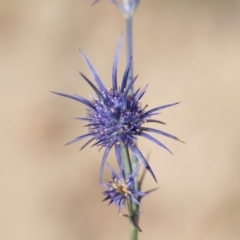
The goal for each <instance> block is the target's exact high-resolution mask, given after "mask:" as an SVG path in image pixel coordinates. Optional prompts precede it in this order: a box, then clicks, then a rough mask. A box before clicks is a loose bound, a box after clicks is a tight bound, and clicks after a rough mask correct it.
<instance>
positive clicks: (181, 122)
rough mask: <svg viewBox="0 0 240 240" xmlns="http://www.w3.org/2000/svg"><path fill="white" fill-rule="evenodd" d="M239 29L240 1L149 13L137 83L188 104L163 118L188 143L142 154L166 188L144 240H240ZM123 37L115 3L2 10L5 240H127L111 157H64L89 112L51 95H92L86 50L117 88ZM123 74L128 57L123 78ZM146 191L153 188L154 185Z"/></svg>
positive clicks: (172, 6)
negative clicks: (105, 176) (107, 179)
mask: <svg viewBox="0 0 240 240" xmlns="http://www.w3.org/2000/svg"><path fill="white" fill-rule="evenodd" d="M239 21H240V4H239V1H237V0H236V1H184V0H180V1H160V0H159V1H158V0H155V1H154V0H151V1H150V0H148V1H146V0H142V2H141V4H140V7H139V9H138V11H137V14H136V17H135V19H134V57H135V58H134V60H135V61H134V71H135V73H138V74H139V81H138V82H137V86H138V87H139V86H144V85H145V84H146V83H149V84H150V85H149V89H148V92H147V94H146V96H145V97H144V99H143V100H142V101H143V102H144V103H148V104H149V105H150V107H154V106H156V105H160V104H166V103H171V102H175V101H181V102H182V103H181V104H180V105H178V106H176V107H173V108H171V109H166V110H165V111H164V112H163V114H162V115H160V116H159V118H160V117H161V120H163V121H166V122H167V123H168V125H167V126H164V127H163V130H166V131H167V132H169V133H173V134H174V135H176V136H178V137H179V138H181V139H183V140H184V141H186V142H187V145H182V144H180V143H177V142H175V141H171V140H168V139H165V138H161V137H160V140H162V141H163V142H164V143H166V144H167V146H169V148H170V149H171V150H172V151H173V152H174V156H171V155H170V154H168V153H167V152H165V151H164V150H163V149H160V148H158V147H156V146H154V145H153V144H149V143H148V141H146V142H145V141H144V140H142V141H141V142H140V146H141V147H142V149H143V152H144V153H145V154H147V152H148V151H151V160H150V163H151V166H152V168H153V169H154V171H155V174H156V176H157V178H158V182H159V185H160V190H159V191H157V192H156V193H153V194H152V195H151V196H149V197H147V198H145V199H144V201H143V206H142V210H143V211H144V212H145V214H143V215H142V219H141V223H140V225H141V227H142V229H143V233H141V234H140V239H141V240H143V239H146V240H149V239H156V240H158V239H161V240H202V239H204V240H226V239H227V240H238V239H240V161H239V156H240V148H239V145H240V137H239V136H240V124H239V123H240V110H239V103H240V67H239V63H240V44H239V43H240V28H239ZM123 29H124V23H123V19H122V16H121V14H120V13H119V12H118V11H117V9H115V7H114V6H112V5H110V4H109V3H108V2H107V1H100V3H99V4H97V5H96V6H95V7H92V6H91V4H90V3H89V2H87V1H81V0H78V1H73V0H72V1H67V0H58V1H54V0H49V1H33V0H32V1H30V0H22V1H17V0H10V1H9V0H2V1H1V7H0V69H1V70H0V100H1V118H0V126H1V137H0V144H1V162H0V164H1V165H0V171H1V173H0V174H1V175H0V176H1V183H0V187H1V198H0V213H1V214H0V239H3V240H43V239H44V240H80V239H82V240H85V239H104V240H108V239H116V240H118V239H119V240H120V239H128V238H127V236H128V235H127V234H128V232H127V229H128V227H127V225H128V223H127V221H126V219H124V218H121V217H118V216H117V209H116V208H114V207H108V206H107V204H106V203H102V202H101V200H102V196H101V191H102V189H101V188H100V187H99V185H98V174H99V165H100V158H101V156H102V153H98V152H97V150H96V149H89V148H88V149H85V150H83V151H81V152H79V151H78V149H79V148H80V146H81V144H79V143H76V144H74V145H71V146H68V147H64V143H66V142H67V141H69V140H71V139H73V138H75V137H76V136H78V135H81V134H82V133H83V131H85V130H84V129H83V127H82V124H81V123H79V122H77V121H75V120H73V118H74V117H77V116H81V115H82V114H84V107H83V106H82V105H81V104H78V103H76V102H73V101H70V100H69V101H68V100H67V99H63V98H60V97H57V96H54V95H52V94H50V91H51V90H56V91H61V92H65V93H77V94H79V95H83V96H85V97H88V95H89V94H91V93H92V91H91V89H90V88H89V87H88V86H87V85H86V84H85V83H84V81H83V80H82V79H81V78H80V76H79V75H78V71H79V70H81V71H82V72H83V73H85V74H86V75H87V76H90V74H89V71H88V70H87V67H86V66H85V64H84V62H83V60H82V59H81V57H80V55H79V54H78V51H77V46H79V47H81V49H82V50H83V51H84V52H85V53H86V55H87V56H88V57H89V59H90V60H91V61H92V63H93V65H94V66H95V67H96V69H97V71H98V73H99V75H100V76H101V77H102V79H104V80H105V79H106V82H107V83H109V85H110V77H111V66H112V59H113V55H114V51H115V46H116V43H117V39H118V37H119V35H120V32H121V31H122V30H123ZM124 47H125V46H124ZM124 64H125V51H124V50H123V51H122V55H121V63H120V68H119V74H122V72H123V68H124ZM119 76H120V75H119ZM112 157H113V155H112ZM109 161H111V160H110V158H109ZM112 162H114V160H113V159H112ZM144 187H145V189H148V188H151V187H155V183H154V181H153V180H152V179H151V177H149V176H147V179H146V182H145V185H144Z"/></svg>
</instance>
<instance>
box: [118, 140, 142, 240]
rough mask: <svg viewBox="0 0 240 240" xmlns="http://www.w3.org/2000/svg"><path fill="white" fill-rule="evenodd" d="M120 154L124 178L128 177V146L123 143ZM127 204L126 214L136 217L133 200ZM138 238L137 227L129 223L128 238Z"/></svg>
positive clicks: (129, 173)
mask: <svg viewBox="0 0 240 240" xmlns="http://www.w3.org/2000/svg"><path fill="white" fill-rule="evenodd" d="M121 155H122V161H123V166H124V172H125V178H126V179H128V178H129V176H130V175H131V173H132V170H133V169H132V162H131V159H130V156H129V151H128V148H127V147H126V146H125V145H123V144H122V145H121ZM127 206H128V215H129V218H132V217H134V218H135V217H137V213H138V205H137V204H135V203H134V202H133V201H130V200H129V201H128V202H127ZM137 239H138V229H137V228H136V227H135V226H134V225H133V224H132V223H131V224H130V240H137Z"/></svg>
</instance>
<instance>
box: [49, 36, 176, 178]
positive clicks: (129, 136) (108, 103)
mask: <svg viewBox="0 0 240 240" xmlns="http://www.w3.org/2000/svg"><path fill="white" fill-rule="evenodd" d="M121 40H122V38H120V39H119V42H118V45H117V50H116V53H115V57H114V61H113V69H112V88H111V89H106V87H105V86H104V84H103V82H102V81H101V79H100V78H99V76H98V75H97V73H96V71H95V70H94V68H93V66H92V64H91V63H90V61H89V60H88V59H87V57H86V56H85V55H84V53H83V52H81V54H82V57H83V59H84V60H85V62H86V64H87V65H88V68H89V70H90V72H91V74H92V76H93V78H94V80H95V83H96V85H94V84H93V83H92V82H91V81H90V80H89V79H88V78H87V77H86V76H85V75H83V74H82V73H80V74H81V76H82V77H83V79H84V80H85V81H86V82H87V83H88V84H89V85H90V86H91V88H92V89H93V91H94V92H95V94H96V97H95V98H94V99H93V100H91V101H89V100H87V99H85V98H83V97H80V96H78V95H76V94H73V95H68V94H64V93H58V92H53V93H55V94H58V95H60V96H64V97H67V98H71V99H73V100H76V101H78V102H81V103H82V104H84V105H85V106H86V107H87V113H86V116H85V117H83V118H78V119H79V120H83V121H85V122H87V124H86V125H85V126H86V127H87V129H88V132H87V133H86V134H84V135H81V136H79V137H77V138H76V139H74V140H72V141H70V142H69V143H67V144H71V143H74V142H76V141H79V140H82V139H84V138H90V139H89V140H88V141H87V142H86V143H85V144H84V145H83V146H82V148H81V149H83V148H84V147H86V146H87V145H88V144H89V143H91V142H92V141H95V143H94V144H93V146H99V147H100V149H101V148H105V151H104V154H103V158H102V163H101V168H100V181H102V176H103V169H104V165H105V163H106V159H107V156H108V153H109V151H110V149H111V148H112V147H114V148H115V152H116V158H117V162H118V165H119V168H120V171H122V169H123V166H122V159H121V147H123V146H124V147H127V148H128V149H130V151H131V152H132V153H133V154H134V155H135V156H136V157H137V158H138V159H139V160H140V161H141V162H142V163H143V165H144V166H145V167H146V169H147V170H148V171H149V172H150V173H151V175H152V176H153V178H154V179H155V180H156V178H155V175H154V173H153V171H152V169H151V168H150V166H149V164H148V163H147V161H146V159H145V158H144V156H143V155H142V153H141V152H140V150H139V149H138V147H137V146H136V144H135V140H136V139H137V138H138V137H143V138H146V139H148V140H150V141H152V142H154V143H156V144H157V145H159V146H161V147H163V148H165V149H166V150H168V151H169V152H171V151H170V150H169V149H168V148H167V147H166V146H165V145H163V144H162V143H161V142H159V141H158V140H157V139H155V138H154V137H152V136H151V135H149V134H148V133H157V134H160V135H163V136H166V137H169V138H172V139H174V140H178V141H180V140H179V139H178V138H176V137H174V136H173V135H171V134H168V133H165V132H163V131H161V130H158V129H155V128H149V127H145V126H144V124H145V123H151V122H152V123H160V124H164V123H163V122H161V121H159V120H156V119H152V116H154V115H157V114H158V113H159V112H158V111H160V110H162V109H164V108H168V107H171V106H174V105H176V104H178V102H177V103H172V104H167V105H163V106H159V107H156V108H153V109H150V110H147V109H146V108H147V105H146V106H142V104H141V103H140V100H141V98H142V96H143V95H144V93H145V91H146V89H147V86H146V87H144V88H143V89H138V90H136V91H135V92H134V93H133V94H131V95H130V93H129V90H130V88H131V87H132V86H133V83H134V82H135V81H136V77H135V78H134V79H133V80H132V81H130V82H128V75H129V71H130V68H131V64H132V61H131V59H130V60H129V62H128V64H127V67H126V70H125V72H124V75H123V79H122V82H121V84H120V86H118V83H117V65H118V58H119V52H120V46H121Z"/></svg>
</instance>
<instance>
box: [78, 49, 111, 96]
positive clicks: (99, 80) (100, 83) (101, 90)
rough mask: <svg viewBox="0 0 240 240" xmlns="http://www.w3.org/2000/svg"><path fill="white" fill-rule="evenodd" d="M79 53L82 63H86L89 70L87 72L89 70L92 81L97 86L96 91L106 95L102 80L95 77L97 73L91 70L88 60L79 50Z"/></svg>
mask: <svg viewBox="0 0 240 240" xmlns="http://www.w3.org/2000/svg"><path fill="white" fill-rule="evenodd" d="M80 53H81V55H82V57H83V59H84V61H85V62H86V63H87V65H88V68H89V70H90V72H91V74H92V76H93V78H94V80H95V82H96V84H97V86H98V89H99V90H100V92H104V93H106V92H107V90H106V88H105V86H104V84H103V82H102V80H101V79H100V77H99V76H98V75H97V73H96V71H95V69H94V68H93V66H92V64H91V63H90V61H89V60H88V58H87V57H86V56H85V54H84V53H83V52H82V51H81V50H80Z"/></svg>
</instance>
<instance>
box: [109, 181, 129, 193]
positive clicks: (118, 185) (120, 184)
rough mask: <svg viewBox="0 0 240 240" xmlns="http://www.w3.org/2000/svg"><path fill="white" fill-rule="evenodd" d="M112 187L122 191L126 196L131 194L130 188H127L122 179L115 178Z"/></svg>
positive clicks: (119, 191)
mask: <svg viewBox="0 0 240 240" xmlns="http://www.w3.org/2000/svg"><path fill="white" fill-rule="evenodd" d="M112 187H113V188H114V189H115V190H116V191H117V192H118V193H120V194H121V195H122V196H124V197H126V196H128V195H129V194H131V193H130V192H129V190H128V189H127V186H126V184H125V182H124V181H121V180H115V181H114V182H113V183H112Z"/></svg>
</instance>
